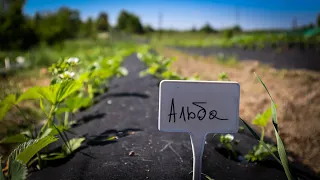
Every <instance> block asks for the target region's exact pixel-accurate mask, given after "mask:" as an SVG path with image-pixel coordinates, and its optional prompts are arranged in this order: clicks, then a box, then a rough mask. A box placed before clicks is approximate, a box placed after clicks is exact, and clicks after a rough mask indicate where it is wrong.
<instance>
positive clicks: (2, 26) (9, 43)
mask: <svg viewBox="0 0 320 180" xmlns="http://www.w3.org/2000/svg"><path fill="white" fill-rule="evenodd" d="M25 1H26V0H14V1H13V0H0V51H1V50H8V49H27V48H29V47H31V46H33V45H36V44H39V43H46V44H49V45H51V44H55V43H58V42H61V41H63V40H65V39H69V38H75V37H95V36H96V34H97V33H99V32H108V31H111V30H113V29H115V30H116V31H123V32H126V33H135V34H144V33H149V32H153V31H155V30H154V29H153V28H152V27H151V26H149V25H146V26H143V25H142V23H141V21H140V19H139V17H138V16H136V15H135V14H133V13H130V12H128V11H126V10H122V11H121V12H120V14H119V16H118V18H117V23H116V25H115V26H114V27H111V25H110V24H109V17H108V14H107V13H105V12H101V13H100V14H99V15H98V17H97V18H92V17H90V18H88V19H87V20H81V18H80V12H79V11H78V10H76V9H71V8H68V7H61V8H59V9H58V10H57V11H54V12H48V11H47V12H36V13H35V14H34V15H33V16H30V15H26V14H24V13H23V7H24V5H25ZM315 26H318V27H319V26H320V15H319V16H318V17H317V20H316V23H315V25H313V24H310V25H308V26H305V27H299V28H298V29H302V30H305V29H310V28H313V27H315ZM159 31H161V32H171V31H172V32H174V31H175V30H168V29H167V30H165V29H160V30H159ZM188 31H190V32H202V33H218V32H223V34H224V35H225V36H226V37H228V38H230V37H232V36H233V34H235V33H238V32H241V31H242V30H241V27H240V26H234V27H231V28H227V29H224V30H219V31H218V30H217V29H214V28H213V27H211V26H210V24H209V23H207V24H205V25H204V26H203V27H201V28H199V29H196V28H191V30H188Z"/></svg>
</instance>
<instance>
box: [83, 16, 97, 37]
mask: <svg viewBox="0 0 320 180" xmlns="http://www.w3.org/2000/svg"><path fill="white" fill-rule="evenodd" d="M84 31H85V33H84V36H85V37H93V36H94V35H95V33H96V27H95V24H94V23H93V20H92V18H91V17H90V18H88V20H87V22H85V23H84Z"/></svg>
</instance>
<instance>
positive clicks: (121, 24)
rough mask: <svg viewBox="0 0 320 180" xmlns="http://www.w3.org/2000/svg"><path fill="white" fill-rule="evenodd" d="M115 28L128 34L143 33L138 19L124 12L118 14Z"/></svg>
mask: <svg viewBox="0 0 320 180" xmlns="http://www.w3.org/2000/svg"><path fill="white" fill-rule="evenodd" d="M116 28H117V29H119V30H121V31H124V32H128V33H137V34H142V33H143V32H144V30H143V27H142V24H141V22H140V19H139V17H138V16H136V15H134V14H132V13H129V12H127V11H125V10H122V11H121V12H120V15H119V17H118V20H117V27H116Z"/></svg>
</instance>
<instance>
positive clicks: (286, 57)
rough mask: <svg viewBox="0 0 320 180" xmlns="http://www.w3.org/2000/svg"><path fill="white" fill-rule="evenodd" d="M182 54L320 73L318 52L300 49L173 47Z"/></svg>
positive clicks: (319, 53) (319, 52)
mask: <svg viewBox="0 0 320 180" xmlns="http://www.w3.org/2000/svg"><path fill="white" fill-rule="evenodd" d="M175 48H176V49H178V50H181V51H183V52H188V53H192V54H196V55H201V56H209V55H218V54H219V53H223V54H225V55H226V56H231V55H235V56H236V57H237V59H238V60H240V61H241V60H258V61H259V62H260V63H263V64H268V65H271V66H273V67H275V68H278V69H282V68H285V69H308V70H313V71H320V50H317V49H316V48H312V49H300V48H298V47H293V48H291V49H286V50H283V51H281V52H279V51H277V50H276V49H274V48H264V49H261V50H258V49H256V50H252V49H241V48H235V47H233V48H218V47H175Z"/></svg>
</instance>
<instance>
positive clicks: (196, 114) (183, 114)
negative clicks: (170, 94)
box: [168, 98, 228, 123]
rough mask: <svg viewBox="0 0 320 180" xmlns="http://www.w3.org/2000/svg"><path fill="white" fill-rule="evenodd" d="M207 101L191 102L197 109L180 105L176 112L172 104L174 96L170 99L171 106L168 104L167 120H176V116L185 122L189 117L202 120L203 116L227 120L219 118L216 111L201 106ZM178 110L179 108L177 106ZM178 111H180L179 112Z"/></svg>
mask: <svg viewBox="0 0 320 180" xmlns="http://www.w3.org/2000/svg"><path fill="white" fill-rule="evenodd" d="M206 103H207V102H192V105H191V106H193V108H195V107H196V108H197V109H198V111H191V110H190V109H189V106H186V107H185V106H182V107H181V111H178V113H177V112H176V109H175V108H176V107H175V104H174V98H172V99H171V106H170V114H168V116H169V122H174V123H175V122H176V119H177V117H178V118H179V119H183V120H184V121H185V122H187V120H190V119H196V118H197V119H198V120H200V121H202V120H204V119H205V118H207V119H209V120H213V119H216V120H221V121H225V120H228V119H226V118H221V117H218V112H217V111H216V110H214V109H209V110H207V109H205V108H204V107H203V106H204V105H205V104H206ZM178 110H179V108H178ZM179 112H180V113H179Z"/></svg>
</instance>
